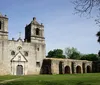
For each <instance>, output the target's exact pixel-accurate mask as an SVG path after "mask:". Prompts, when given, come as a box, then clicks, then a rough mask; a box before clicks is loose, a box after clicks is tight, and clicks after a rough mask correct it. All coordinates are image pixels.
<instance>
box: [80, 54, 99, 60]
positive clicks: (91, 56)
mask: <svg viewBox="0 0 100 85" xmlns="http://www.w3.org/2000/svg"><path fill="white" fill-rule="evenodd" d="M81 60H89V61H97V60H98V57H97V54H85V55H83V56H81Z"/></svg>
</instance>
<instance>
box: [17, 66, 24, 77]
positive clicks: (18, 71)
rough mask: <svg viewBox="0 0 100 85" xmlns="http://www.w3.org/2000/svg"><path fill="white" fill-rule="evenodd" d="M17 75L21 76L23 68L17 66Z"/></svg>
mask: <svg viewBox="0 0 100 85" xmlns="http://www.w3.org/2000/svg"><path fill="white" fill-rule="evenodd" d="M16 74H17V75H23V66H22V65H17V73H16Z"/></svg>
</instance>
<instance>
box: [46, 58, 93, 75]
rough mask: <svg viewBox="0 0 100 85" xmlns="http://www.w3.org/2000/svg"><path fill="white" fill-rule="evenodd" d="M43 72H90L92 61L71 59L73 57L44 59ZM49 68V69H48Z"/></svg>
mask: <svg viewBox="0 0 100 85" xmlns="http://www.w3.org/2000/svg"><path fill="white" fill-rule="evenodd" d="M48 61H49V63H48ZM44 62H47V63H44V68H46V67H48V68H46V70H45V69H44V71H45V72H44V73H47V72H46V71H50V74H72V73H91V72H92V62H91V61H87V60H73V59H57V58H46V59H44ZM50 69H51V70H50Z"/></svg>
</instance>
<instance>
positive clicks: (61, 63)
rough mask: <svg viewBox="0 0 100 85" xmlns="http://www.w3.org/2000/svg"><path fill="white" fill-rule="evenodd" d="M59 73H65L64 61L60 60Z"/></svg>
mask: <svg viewBox="0 0 100 85" xmlns="http://www.w3.org/2000/svg"><path fill="white" fill-rule="evenodd" d="M59 74H63V62H61V61H60V62H59Z"/></svg>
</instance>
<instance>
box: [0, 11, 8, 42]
mask: <svg viewBox="0 0 100 85" xmlns="http://www.w3.org/2000/svg"><path fill="white" fill-rule="evenodd" d="M0 40H8V18H7V16H6V15H5V16H3V15H2V14H1V13H0Z"/></svg>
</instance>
